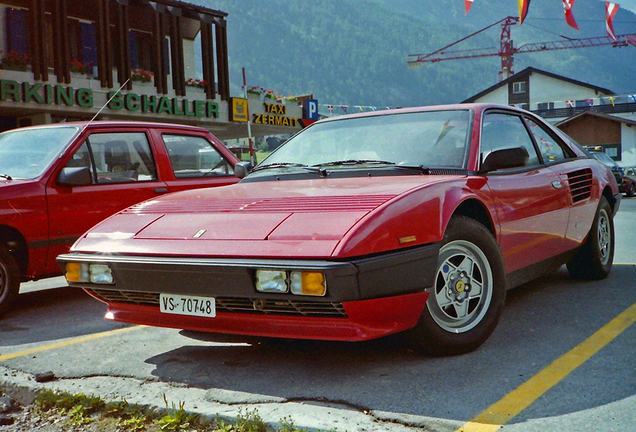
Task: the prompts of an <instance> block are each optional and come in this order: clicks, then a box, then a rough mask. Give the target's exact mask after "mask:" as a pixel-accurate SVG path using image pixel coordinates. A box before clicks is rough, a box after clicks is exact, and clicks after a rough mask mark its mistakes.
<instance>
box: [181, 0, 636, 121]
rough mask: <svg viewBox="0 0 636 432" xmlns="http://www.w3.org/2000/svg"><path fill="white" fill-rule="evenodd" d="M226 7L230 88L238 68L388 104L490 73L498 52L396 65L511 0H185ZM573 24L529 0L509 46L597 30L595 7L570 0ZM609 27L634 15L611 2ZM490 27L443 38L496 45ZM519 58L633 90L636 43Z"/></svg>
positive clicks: (265, 79)
mask: <svg viewBox="0 0 636 432" xmlns="http://www.w3.org/2000/svg"><path fill="white" fill-rule="evenodd" d="M192 2H193V3H198V4H201V5H204V6H206V7H209V8H212V9H218V10H222V11H224V12H227V13H229V16H228V36H229V51H230V68H231V69H230V75H231V79H232V85H233V87H232V93H233V94H239V92H240V86H241V85H242V76H241V68H243V67H244V68H245V69H246V71H247V78H248V85H256V86H259V87H264V88H266V89H268V90H275V91H279V92H281V93H282V94H283V95H287V94H306V93H312V94H314V96H315V97H316V98H317V99H318V100H319V101H320V103H321V104H333V105H336V106H339V105H348V106H356V105H358V106H377V107H378V108H381V107H386V106H388V107H397V106H416V105H428V104H436V103H452V102H460V101H462V100H464V99H466V98H468V97H470V96H472V95H474V94H476V93H478V92H480V91H482V90H484V89H485V88H487V87H489V86H491V85H493V84H495V83H496V82H497V79H498V76H497V73H498V71H499V69H500V59H499V57H487V58H478V59H469V60H455V61H444V62H439V63H434V64H433V63H427V64H425V65H424V66H423V67H420V68H417V69H408V68H407V66H406V61H407V56H408V54H415V53H428V52H431V51H434V50H437V49H439V48H441V47H443V46H445V45H448V44H450V43H451V42H454V41H455V40H457V39H460V38H462V37H464V36H467V35H469V34H471V33H473V32H475V31H477V30H479V29H481V28H483V27H485V26H487V25H490V24H492V23H494V22H497V21H499V20H501V19H503V18H505V17H506V16H509V15H510V16H517V14H518V11H517V2H516V1H515V0H476V1H475V2H474V3H473V7H472V9H471V10H470V13H469V14H468V15H467V16H465V15H464V3H463V1H462V0H439V1H431V0H321V1H318V2H310V1H301V0H240V1H238V0H193V1H192ZM573 10H574V15H575V18H576V20H577V22H578V24H579V27H580V29H581V30H580V31H576V30H574V29H572V28H570V27H569V26H568V25H567V24H566V22H565V19H564V18H563V6H562V2H561V0H533V2H532V4H531V7H530V10H529V14H528V17H527V19H526V21H525V22H524V23H523V25H521V26H519V25H516V26H514V27H513V29H512V38H513V40H514V41H515V44H516V45H517V46H519V45H521V44H524V43H531V42H545V41H554V40H558V39H560V38H561V37H562V36H565V37H569V38H585V37H593V36H605V21H604V18H605V16H604V6H603V2H601V1H598V0H579V1H578V2H577V3H576V5H575V7H574V9H573ZM614 27H615V30H616V33H617V34H625V33H636V16H635V15H634V14H633V13H630V12H627V11H624V10H621V11H619V13H618V15H617V16H616V18H615V20H614ZM500 31H501V30H500V27H499V26H495V27H493V28H491V29H490V30H488V31H486V32H484V33H481V34H480V35H479V37H475V38H472V39H470V40H469V41H467V42H466V43H462V44H461V45H457V46H456V47H453V49H468V48H475V47H478V48H487V47H498V45H499V35H500ZM528 66H533V67H535V68H538V69H542V70H546V71H548V72H552V73H556V74H560V75H564V76H567V77H570V78H573V79H576V80H580V81H584V82H588V83H591V84H594V85H598V86H601V87H605V88H609V89H610V90H613V91H615V92H617V93H633V92H636V79H635V78H636V47H631V46H630V47H627V48H621V49H616V48H610V47H598V48H584V49H570V50H562V51H551V52H543V53H537V54H520V55H518V56H516V58H515V71H517V72H518V71H521V70H523V69H524V68H526V67H528Z"/></svg>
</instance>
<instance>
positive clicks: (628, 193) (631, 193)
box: [626, 182, 636, 198]
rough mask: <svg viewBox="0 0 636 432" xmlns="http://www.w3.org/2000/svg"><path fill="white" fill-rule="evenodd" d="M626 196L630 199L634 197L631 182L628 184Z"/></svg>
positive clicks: (634, 191)
mask: <svg viewBox="0 0 636 432" xmlns="http://www.w3.org/2000/svg"><path fill="white" fill-rule="evenodd" d="M626 195H627V196H628V197H630V198H631V197H633V196H634V195H636V186H635V185H634V183H633V182H630V183H629V186H627V192H626Z"/></svg>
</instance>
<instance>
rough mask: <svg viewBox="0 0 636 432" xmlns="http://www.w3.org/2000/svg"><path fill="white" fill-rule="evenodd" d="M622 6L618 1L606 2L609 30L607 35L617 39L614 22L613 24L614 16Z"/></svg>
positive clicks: (606, 24)
mask: <svg viewBox="0 0 636 432" xmlns="http://www.w3.org/2000/svg"><path fill="white" fill-rule="evenodd" d="M619 8H620V6H619V5H617V4H616V3H611V2H605V30H607V35H608V36H609V37H611V38H612V39H614V40H616V34H615V33H614V24H612V20H613V19H614V16H616V12H618V9H619Z"/></svg>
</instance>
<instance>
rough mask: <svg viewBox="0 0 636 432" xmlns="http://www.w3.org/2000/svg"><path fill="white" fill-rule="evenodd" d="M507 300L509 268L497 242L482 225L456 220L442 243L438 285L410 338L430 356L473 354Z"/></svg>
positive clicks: (453, 220) (453, 219)
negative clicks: (506, 271) (507, 272)
mask: <svg viewBox="0 0 636 432" xmlns="http://www.w3.org/2000/svg"><path fill="white" fill-rule="evenodd" d="M469 273H470V274H469ZM505 298H506V274H505V265H504V261H503V257H502V255H501V251H500V250H499V246H498V245H497V242H496V241H495V238H494V237H493V235H492V234H491V232H490V231H488V229H486V227H484V226H483V225H482V224H480V223H479V222H477V221H475V220H473V219H470V218H467V217H464V216H455V217H453V218H452V219H451V221H450V222H449V224H448V227H447V229H446V232H445V234H444V239H443V240H442V244H441V248H440V253H439V257H438V262H437V274H436V276H435V284H434V285H433V288H432V291H431V294H430V296H429V298H428V301H427V303H426V307H425V308H424V311H423V312H422V316H421V317H420V319H419V322H418V323H417V325H416V326H415V327H414V328H413V329H412V330H411V331H410V336H411V337H412V338H413V340H414V341H415V342H416V343H417V345H418V347H419V348H420V349H421V350H423V351H424V352H425V353H427V354H430V355H435V356H448V355H457V354H463V353H467V352H469V351H473V350H475V349H476V348H477V347H479V346H480V345H481V344H483V343H484V342H485V341H486V340H487V339H488V337H489V336H490V334H491V333H492V332H493V330H494V329H495V327H496V326H497V323H498V322H499V318H500V317H501V314H502V311H503V307H504V302H505Z"/></svg>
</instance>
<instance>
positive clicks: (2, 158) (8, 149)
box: [0, 127, 78, 179]
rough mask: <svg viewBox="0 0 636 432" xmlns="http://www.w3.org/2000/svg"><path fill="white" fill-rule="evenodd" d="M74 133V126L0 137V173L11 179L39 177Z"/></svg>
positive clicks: (10, 133) (75, 132)
mask: <svg viewBox="0 0 636 432" xmlns="http://www.w3.org/2000/svg"><path fill="white" fill-rule="evenodd" d="M77 131H78V128H77V127H60V128H41V129H23V130H15V131H9V132H5V133H2V134H0V174H2V175H8V176H11V178H14V179H18V178H20V179H34V178H36V177H39V176H40V175H41V174H42V173H43V172H44V170H46V168H47V167H48V166H49V165H50V164H51V162H52V161H53V160H54V159H55V158H56V157H57V156H58V155H59V154H60V152H61V151H62V150H63V149H64V148H66V146H67V145H68V144H69V142H70V141H71V139H73V137H74V136H75V135H76V134H77Z"/></svg>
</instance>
